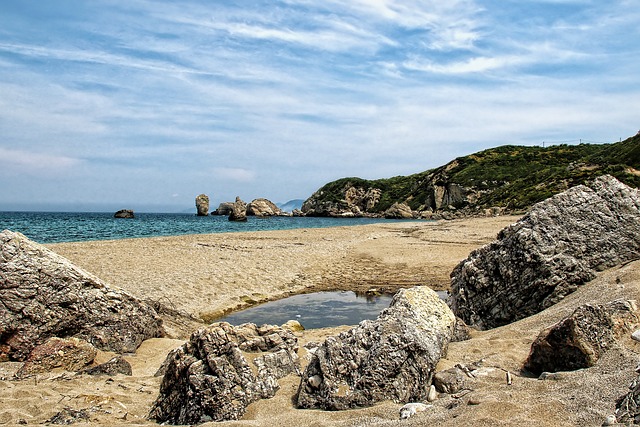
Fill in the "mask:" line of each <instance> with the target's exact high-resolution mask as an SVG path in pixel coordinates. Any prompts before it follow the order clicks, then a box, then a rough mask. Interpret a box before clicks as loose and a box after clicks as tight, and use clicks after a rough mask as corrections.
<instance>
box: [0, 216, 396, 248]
mask: <svg viewBox="0 0 640 427" xmlns="http://www.w3.org/2000/svg"><path fill="white" fill-rule="evenodd" d="M398 221H405V222H406V220H391V219H383V218H319V217H267V218H260V217H248V220H247V221H246V222H233V221H229V220H228V219H227V217H226V216H201V217H199V216H196V215H195V214H191V213H136V214H135V218H133V219H125V218H114V217H113V212H110V213H107V212H105V213H96V212H0V231H1V230H6V229H8V230H11V231H17V232H20V233H22V234H24V235H25V236H27V237H28V238H29V239H31V240H33V241H35V242H38V243H43V244H46V243H59V242H80V241H89V240H116V239H132V238H139V237H157V236H179V235H185V234H210V233H230V232H242V231H266V230H290V229H297V228H326V227H338V226H352V225H364V224H373V223H379V222H398Z"/></svg>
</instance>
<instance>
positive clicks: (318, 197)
mask: <svg viewBox="0 0 640 427" xmlns="http://www.w3.org/2000/svg"><path fill="white" fill-rule="evenodd" d="M343 194H344V197H343V199H342V200H339V201H330V200H325V198H324V196H325V195H324V193H323V192H322V190H318V191H316V192H315V193H314V194H313V195H312V196H311V197H310V198H308V199H307V200H306V201H305V202H304V203H303V205H302V212H303V214H304V215H306V216H331V217H361V216H363V215H364V213H365V212H370V211H371V210H373V209H374V208H375V207H376V206H377V204H378V202H379V201H380V196H381V194H382V190H380V189H378V188H369V189H365V188H362V187H358V186H354V185H352V184H351V183H347V184H346V185H345V187H344V190H343Z"/></svg>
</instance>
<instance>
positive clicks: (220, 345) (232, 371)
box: [149, 322, 299, 424]
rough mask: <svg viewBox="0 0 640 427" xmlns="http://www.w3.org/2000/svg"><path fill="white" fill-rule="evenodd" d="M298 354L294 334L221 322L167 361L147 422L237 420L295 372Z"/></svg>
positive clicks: (201, 331)
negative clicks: (281, 380)
mask: <svg viewBox="0 0 640 427" xmlns="http://www.w3.org/2000/svg"><path fill="white" fill-rule="evenodd" d="M297 351H298V342H297V338H296V337H295V335H293V333H292V332H291V331H289V330H287V329H283V328H280V327H277V326H270V325H263V326H260V327H257V326H256V325H254V324H251V323H247V324H244V325H241V326H238V327H233V326H231V325H230V324H228V323H225V322H221V323H214V324H213V325H211V326H209V327H206V328H201V329H198V330H197V331H195V332H194V333H193V334H192V335H191V338H190V340H189V342H187V343H186V344H184V345H183V346H182V347H180V348H178V349H176V350H174V351H173V352H171V353H170V354H169V356H168V357H167V361H166V362H165V374H164V377H163V379H162V384H161V385H160V395H159V396H158V398H157V399H156V401H155V403H154V404H153V407H152V409H151V412H150V414H149V418H151V419H154V420H156V421H158V422H160V423H169V424H198V423H203V422H207V421H225V420H237V419H238V418H240V417H241V416H242V415H244V413H245V412H246V408H247V406H248V405H249V404H250V403H252V402H254V401H256V400H259V399H265V398H270V397H273V396H274V395H275V393H276V391H277V390H278V389H279V385H278V382H277V380H278V379H279V378H282V377H284V376H286V375H289V374H290V373H298V372H299V362H298V356H297ZM248 353H253V354H250V355H249V354H248ZM250 361H251V362H250ZM252 365H253V366H252Z"/></svg>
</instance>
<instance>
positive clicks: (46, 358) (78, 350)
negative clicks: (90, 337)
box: [17, 337, 98, 377]
mask: <svg viewBox="0 0 640 427" xmlns="http://www.w3.org/2000/svg"><path fill="white" fill-rule="evenodd" d="M97 354H98V351H97V350H96V348H95V347H94V346H92V345H91V344H89V343H88V342H86V341H83V340H80V339H78V338H69V339H63V338H56V337H53V338H49V339H48V340H47V341H46V342H45V343H44V344H40V345H39V346H37V347H35V348H34V349H33V350H32V351H31V353H30V354H29V357H28V358H27V360H26V362H25V363H24V365H22V368H20V370H19V371H18V373H17V376H19V377H20V376H25V375H31V374H37V373H41V372H49V371H52V370H54V369H56V368H62V369H64V370H66V371H73V372H75V371H79V370H81V369H84V368H85V367H86V366H87V365H89V364H91V362H93V359H95V357H96V355H97Z"/></svg>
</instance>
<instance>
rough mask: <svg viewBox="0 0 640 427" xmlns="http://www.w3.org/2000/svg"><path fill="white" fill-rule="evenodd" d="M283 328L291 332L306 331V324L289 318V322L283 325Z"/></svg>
mask: <svg viewBox="0 0 640 427" xmlns="http://www.w3.org/2000/svg"><path fill="white" fill-rule="evenodd" d="M282 328H283V329H288V330H290V331H291V332H302V331H304V326H302V325H301V324H300V322H298V321H297V320H289V321H287V323H285V324H284V325H282Z"/></svg>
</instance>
